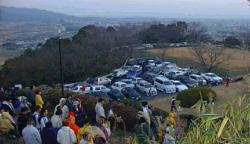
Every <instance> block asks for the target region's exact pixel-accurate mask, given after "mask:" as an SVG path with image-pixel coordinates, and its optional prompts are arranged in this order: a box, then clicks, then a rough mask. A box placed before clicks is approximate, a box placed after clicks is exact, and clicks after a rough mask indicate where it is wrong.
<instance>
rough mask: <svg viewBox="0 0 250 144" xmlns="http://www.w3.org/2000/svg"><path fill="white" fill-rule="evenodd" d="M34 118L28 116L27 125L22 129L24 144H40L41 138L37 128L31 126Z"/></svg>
mask: <svg viewBox="0 0 250 144" xmlns="http://www.w3.org/2000/svg"><path fill="white" fill-rule="evenodd" d="M33 124H34V120H33V117H32V116H30V117H29V118H28V120H27V126H26V127H25V128H24V129H23V130H22V136H23V140H24V143H25V144H42V139H41V136H40V133H39V131H38V130H37V128H35V127H34V126H33Z"/></svg>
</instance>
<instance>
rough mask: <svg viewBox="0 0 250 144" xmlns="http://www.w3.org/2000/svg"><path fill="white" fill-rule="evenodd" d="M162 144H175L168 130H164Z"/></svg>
mask: <svg viewBox="0 0 250 144" xmlns="http://www.w3.org/2000/svg"><path fill="white" fill-rule="evenodd" d="M162 144H175V139H174V137H172V136H171V135H170V131H169V128H168V129H166V130H165V134H164V138H163V143H162Z"/></svg>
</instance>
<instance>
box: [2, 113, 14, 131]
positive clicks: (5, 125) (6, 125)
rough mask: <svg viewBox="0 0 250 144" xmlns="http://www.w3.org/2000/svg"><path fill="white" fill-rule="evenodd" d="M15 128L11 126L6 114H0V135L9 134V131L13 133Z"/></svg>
mask: <svg viewBox="0 0 250 144" xmlns="http://www.w3.org/2000/svg"><path fill="white" fill-rule="evenodd" d="M14 129H15V127H14V126H13V125H12V123H11V121H10V119H9V113H8V112H2V115H1V117H0V135H5V134H10V133H11V131H14Z"/></svg>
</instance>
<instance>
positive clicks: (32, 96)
mask: <svg viewBox="0 0 250 144" xmlns="http://www.w3.org/2000/svg"><path fill="white" fill-rule="evenodd" d="M34 90H35V86H30V87H29V91H28V93H27V98H28V102H30V103H31V110H32V111H34V108H35V93H34Z"/></svg>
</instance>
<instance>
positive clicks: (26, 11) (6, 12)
mask: <svg viewBox="0 0 250 144" xmlns="http://www.w3.org/2000/svg"><path fill="white" fill-rule="evenodd" d="M0 10H1V21H2V22H20V21H28V22H37V23H39V22H48V23H59V22H60V21H61V20H68V21H70V20H79V19H80V18H78V17H74V16H69V15H65V14H59V13H54V12H50V11H46V10H39V9H31V8H15V7H5V6H0Z"/></svg>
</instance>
